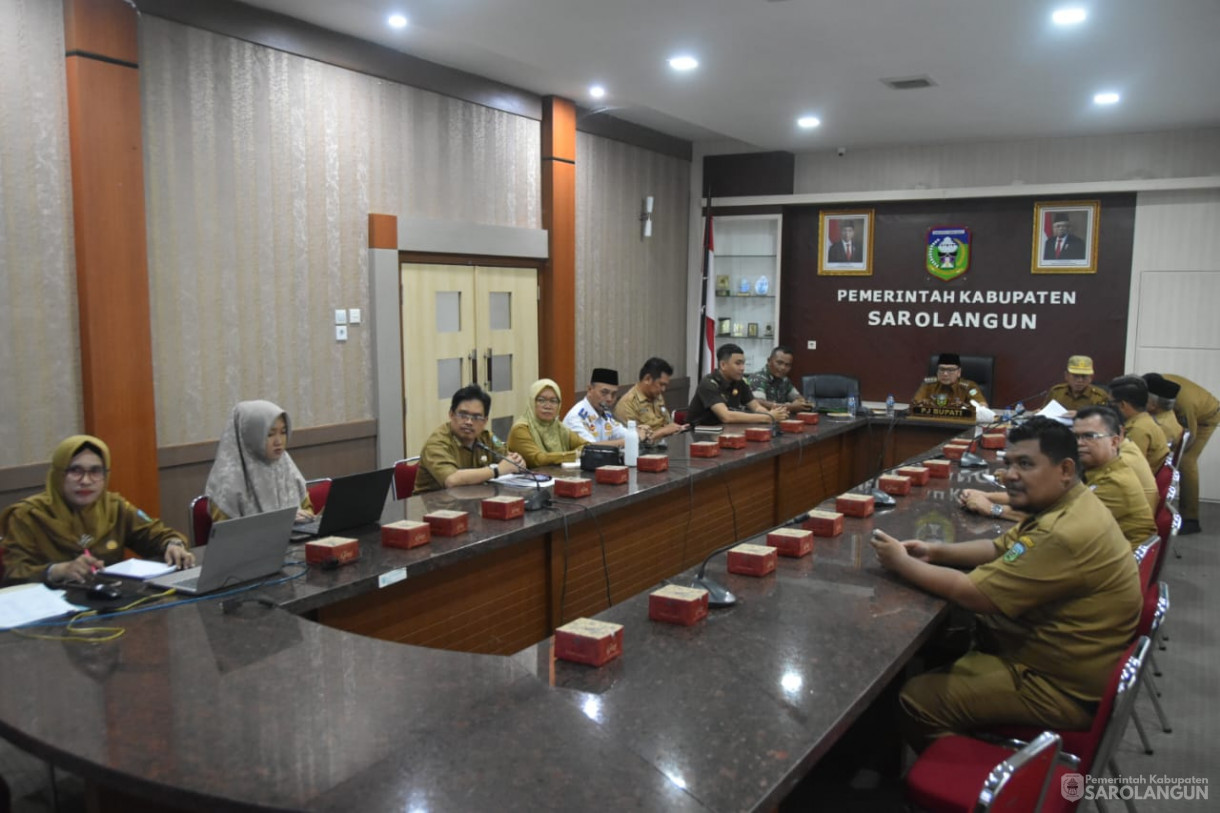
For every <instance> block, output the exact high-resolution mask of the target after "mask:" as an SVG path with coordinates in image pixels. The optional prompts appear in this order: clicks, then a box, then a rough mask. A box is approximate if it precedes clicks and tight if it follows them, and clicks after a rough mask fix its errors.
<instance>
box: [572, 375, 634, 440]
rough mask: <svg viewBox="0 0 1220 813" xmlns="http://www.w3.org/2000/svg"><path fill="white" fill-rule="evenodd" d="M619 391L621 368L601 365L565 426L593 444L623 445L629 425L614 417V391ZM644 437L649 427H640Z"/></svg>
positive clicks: (573, 408)
mask: <svg viewBox="0 0 1220 813" xmlns="http://www.w3.org/2000/svg"><path fill="white" fill-rule="evenodd" d="M617 391H618V371H617V370H608V369H606V368H604V367H597V368H596V369H594V370H593V374H592V375H591V376H589V388H588V389H587V390H586V391H585V397H584V398H582V399H581V400H580V401H578V402H577V403H576V404H575V405H574V406H573V407H572V408H571V409H569V410H568V414H567V415H565V416H564V419H563V425H564V426H566V427H567V428H568V429H570V430H572V431H573V432H575V433H576V434H578V435H580V436H581V437H582V438H584V439H585V440H587V441H588V442H590V443H600V444H602V445H605V446H622V445H623V439H624V438H626V437H627V427H626V426H623V424H621V423H619V422H618V421H616V420H615V419H614V413H613V412H612V411H611V408H612V407H613V406H614V393H615V392H617ZM636 431H637V432H638V433H639V436H640V440H646V439H647V437H648V429H647V427H643V426H637V427H636Z"/></svg>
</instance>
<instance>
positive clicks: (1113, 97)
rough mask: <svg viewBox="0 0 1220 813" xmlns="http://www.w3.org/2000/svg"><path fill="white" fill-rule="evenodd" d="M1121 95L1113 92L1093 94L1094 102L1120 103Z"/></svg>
mask: <svg viewBox="0 0 1220 813" xmlns="http://www.w3.org/2000/svg"><path fill="white" fill-rule="evenodd" d="M1118 100H1119V95H1118V94H1117V93H1113V92H1106V93H1097V94H1094V96H1093V104H1118Z"/></svg>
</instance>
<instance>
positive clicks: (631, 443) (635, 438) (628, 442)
mask: <svg viewBox="0 0 1220 813" xmlns="http://www.w3.org/2000/svg"><path fill="white" fill-rule="evenodd" d="M639 456H640V433H639V432H637V431H636V428H635V421H627V437H626V439H625V440H624V441H623V464H624V465H627V466H631V467H632V468H635V461H636V458H638V457H639Z"/></svg>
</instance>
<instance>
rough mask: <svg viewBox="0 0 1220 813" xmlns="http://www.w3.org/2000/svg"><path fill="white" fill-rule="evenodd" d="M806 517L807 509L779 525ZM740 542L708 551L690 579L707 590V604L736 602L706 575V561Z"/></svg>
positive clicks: (724, 604) (728, 592) (725, 605)
mask: <svg viewBox="0 0 1220 813" xmlns="http://www.w3.org/2000/svg"><path fill="white" fill-rule="evenodd" d="M807 519H809V512H808V511H806V512H805V513H803V514H798V515H797V516H795V517H793V518H792V519H790V520H788V521H787V522H785V523H784V524H783V525H781V526H780V527H781V528H783V527H787V526H790V525H800V524H801V523H802V522H804V521H805V520H807ZM740 544H741V542H740V541H739V540H734V541H733V542H730V543H729V544H727V545H722V546H720V547H719V548H716V549H715V550H714V551H712V552H711V553H709V554H708V555H707V557H706V558H705V559H704V560H703V561H702V562H701V563H700V564H699V570H697V571H696V572H695V575H694V578H692V579H691V580H690V586H691V587H693V588H695V589H696V590H698V589H703V590H706V591H707V606H709V607H732V606H733V605H734V604H736V603H737V596H735V595H733V592H732V591H731V590H729V588H727V587H725V586H724V585H723V584H721V583H720V582H718V581H716V580H715V579H713V578H711V577H710V576H708V575H707V563H708V562H710V561H712V560H713V559H715V558H716V557H717V556H719V555H720V554H722V553H724V552H726V551H728V550H730V549H732V548H735V547H737V546H738V545H740Z"/></svg>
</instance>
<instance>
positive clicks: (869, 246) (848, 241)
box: [818, 209, 873, 277]
mask: <svg viewBox="0 0 1220 813" xmlns="http://www.w3.org/2000/svg"><path fill="white" fill-rule="evenodd" d="M818 274H819V275H822V276H840V277H869V276H872V274H873V210H872V209H836V210H834V211H823V212H821V213H819V216H818Z"/></svg>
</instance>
